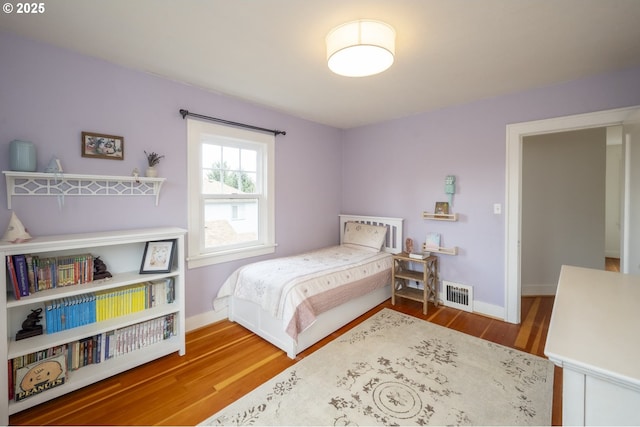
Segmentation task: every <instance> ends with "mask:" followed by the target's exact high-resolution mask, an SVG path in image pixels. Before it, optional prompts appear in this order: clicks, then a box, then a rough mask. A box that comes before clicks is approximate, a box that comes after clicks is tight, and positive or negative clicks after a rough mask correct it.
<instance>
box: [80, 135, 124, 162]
mask: <svg viewBox="0 0 640 427" xmlns="http://www.w3.org/2000/svg"><path fill="white" fill-rule="evenodd" d="M82 157H93V158H96V159H110V160H124V138H123V137H121V136H115V135H103V134H99V133H91V132H82Z"/></svg>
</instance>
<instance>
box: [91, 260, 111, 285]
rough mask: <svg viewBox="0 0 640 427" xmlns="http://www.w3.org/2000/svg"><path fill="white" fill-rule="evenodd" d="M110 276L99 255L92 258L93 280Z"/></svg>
mask: <svg viewBox="0 0 640 427" xmlns="http://www.w3.org/2000/svg"><path fill="white" fill-rule="evenodd" d="M110 277H112V276H111V273H109V271H108V270H107V265H106V264H105V263H104V261H102V260H101V259H100V257H96V258H94V260H93V280H100V279H108V278H110Z"/></svg>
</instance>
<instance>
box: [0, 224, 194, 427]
mask: <svg viewBox="0 0 640 427" xmlns="http://www.w3.org/2000/svg"><path fill="white" fill-rule="evenodd" d="M185 232H186V231H185V230H183V229H181V228H174V227H167V228H149V229H138V230H126V231H110V232H99V233H85V234H75V235H64V236H44V237H36V238H34V239H32V240H30V241H28V242H25V243H18V244H0V266H1V268H2V269H3V270H4V271H5V272H3V273H2V274H0V285H2V286H1V287H2V289H6V291H7V292H4V291H3V292H0V316H1V319H2V323H3V326H2V327H0V339H2V340H3V342H6V343H7V345H6V346H2V347H1V348H0V354H2V357H3V360H5V361H6V363H8V362H9V361H10V360H12V359H14V358H15V357H19V356H23V355H26V354H31V353H34V352H37V351H40V350H45V349H48V348H52V347H56V346H59V345H63V344H68V343H71V342H74V341H78V340H80V339H83V338H87V337H92V336H96V335H100V334H102V338H103V340H102V341H103V342H104V341H105V339H104V338H105V334H106V333H107V332H110V331H113V330H116V329H122V328H125V327H127V326H132V325H136V324H140V323H142V322H146V321H150V320H152V319H158V318H163V317H165V316H167V315H173V316H174V318H175V321H176V322H177V324H176V328H175V335H173V336H171V337H170V338H168V339H165V340H162V341H159V342H157V343H155V344H151V345H148V346H146V347H143V348H140V349H138V350H133V351H130V352H129V353H126V354H122V355H119V356H118V357H115V358H110V359H106V360H105V357H104V351H105V346H104V345H103V346H102V349H101V352H102V354H101V357H100V359H101V362H100V363H96V364H91V365H87V366H84V367H82V368H80V369H77V370H71V371H67V377H66V382H65V384H63V385H61V386H58V387H54V388H52V389H49V390H46V391H43V392H42V393H40V394H36V395H33V396H30V397H27V398H26V399H24V400H21V401H19V402H16V401H13V400H9V381H10V378H9V373H8V369H6V368H4V369H0V379H1V380H2V381H1V382H0V400H1V402H2V403H1V404H0V425H8V423H9V415H11V414H14V413H16V412H19V411H22V410H25V409H28V408H30V407H33V406H35V405H38V404H40V403H43V402H46V401H48V400H51V399H54V398H56V397H59V396H61V395H63V394H66V393H69V392H71V391H74V390H78V389H79V388H82V387H85V386H87V385H89V384H92V383H94V382H97V381H100V380H102V379H105V378H107V377H110V376H112V375H115V374H118V373H120V372H123V371H126V370H128V369H131V368H133V367H135V366H139V365H141V364H144V363H147V362H149V361H151V360H154V359H157V358H159V357H162V356H165V355H168V354H171V353H174V352H178V353H179V354H180V355H184V354H185V351H186V348H185V312H184V307H185V292H184V291H185V286H184V258H185V256H184V236H185ZM158 240H175V242H176V246H175V254H174V257H173V264H172V266H171V269H170V271H169V272H168V273H153V274H139V270H140V265H141V264H142V257H143V253H144V248H145V245H146V242H150V241H158ZM81 253H91V254H92V255H93V256H94V257H97V256H99V257H100V259H101V260H102V261H104V262H105V264H106V265H107V269H108V271H109V272H110V273H111V274H112V276H113V277H111V278H109V279H101V280H96V281H93V282H89V283H86V284H81V285H72V286H65V287H59V288H55V289H49V290H44V291H40V292H35V293H33V294H31V295H29V296H28V297H21V298H20V299H19V300H16V299H15V298H14V296H13V292H12V285H11V283H10V282H8V278H7V274H6V270H7V265H6V263H7V261H6V260H7V256H11V255H18V254H32V255H38V256H41V257H44V256H58V255H71V254H81ZM167 278H172V279H173V281H174V286H175V300H174V301H173V302H172V303H170V304H164V305H160V306H156V307H153V308H149V309H146V310H142V311H139V312H136V313H132V314H128V315H124V316H120V317H115V318H111V319H109V320H105V321H102V322H96V323H91V324H88V325H84V326H80V327H76V328H73V329H67V330H64V331H61V332H57V333H52V334H47V333H46V332H45V333H43V334H42V335H38V336H34V337H31V338H25V339H22V340H19V341H16V340H15V335H16V332H18V330H20V329H21V325H22V322H23V321H24V319H25V318H26V316H27V314H29V313H30V312H31V310H33V309H37V308H42V309H43V318H42V321H41V322H40V323H41V324H42V325H43V326H44V329H45V331H46V325H45V323H46V319H45V316H44V309H45V304H46V303H47V301H50V300H53V299H57V298H65V297H74V296H79V295H83V294H86V293H90V292H98V291H104V290H115V289H118V288H123V287H125V286H129V285H133V284H136V283H144V282H148V281H154V280H161V279H167ZM5 366H6V365H5Z"/></svg>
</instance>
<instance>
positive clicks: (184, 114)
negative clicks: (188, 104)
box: [180, 109, 189, 119]
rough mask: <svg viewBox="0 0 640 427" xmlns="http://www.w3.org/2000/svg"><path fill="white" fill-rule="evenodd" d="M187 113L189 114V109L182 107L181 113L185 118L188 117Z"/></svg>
mask: <svg viewBox="0 0 640 427" xmlns="http://www.w3.org/2000/svg"><path fill="white" fill-rule="evenodd" d="M187 114H189V112H188V111H187V110H182V109H181V110H180V115H181V116H182V118H183V119H184V118H185V117H187Z"/></svg>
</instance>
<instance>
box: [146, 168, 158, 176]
mask: <svg viewBox="0 0 640 427" xmlns="http://www.w3.org/2000/svg"><path fill="white" fill-rule="evenodd" d="M144 174H145V176H147V177H148V178H155V177H157V176H158V169H156V168H155V166H149V167H148V168H147V170H146V171H145V173H144Z"/></svg>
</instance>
